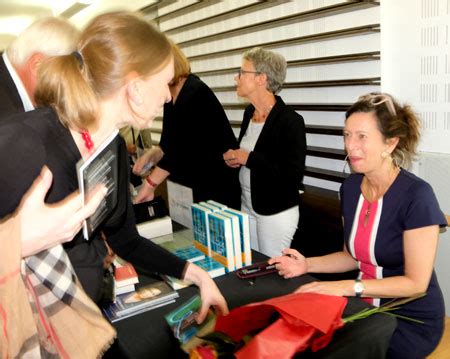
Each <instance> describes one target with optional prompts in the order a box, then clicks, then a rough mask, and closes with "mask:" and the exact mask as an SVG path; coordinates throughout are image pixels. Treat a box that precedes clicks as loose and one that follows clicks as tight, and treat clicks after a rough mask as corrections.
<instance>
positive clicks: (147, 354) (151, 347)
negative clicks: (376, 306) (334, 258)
mask: <svg viewBox="0 0 450 359" xmlns="http://www.w3.org/2000/svg"><path fill="white" fill-rule="evenodd" d="M264 258H266V257H264V256H263V255H261V254H259V253H254V258H253V259H254V262H257V261H260V260H263V259H264ZM140 280H141V283H142V284H146V283H148V282H149V281H151V280H152V279H151V278H149V277H147V276H141V278H140ZM153 280H154V279H153ZM313 280H314V278H313V277H312V276H310V275H304V276H301V277H297V278H293V279H288V280H285V279H283V278H281V277H279V276H278V274H276V273H272V274H268V275H266V276H263V277H258V278H257V279H256V280H253V281H250V280H242V279H239V278H238V277H237V276H236V275H235V274H234V273H229V274H227V275H225V276H222V277H218V278H216V279H215V281H216V283H217V285H218V287H219V288H220V290H221V292H222V294H223V295H224V297H225V298H226V300H227V302H228V306H229V308H230V309H232V308H235V307H238V306H241V305H244V304H248V303H252V302H258V301H262V300H265V299H268V298H272V297H276V296H280V295H284V294H288V293H290V292H292V291H293V290H294V289H296V288H298V287H299V286H300V285H302V284H305V283H308V282H311V281H313ZM197 293H198V289H197V288H196V287H194V286H192V287H188V288H184V289H182V290H180V291H179V294H180V298H178V299H177V301H176V303H173V304H169V305H167V306H164V307H161V308H157V309H154V310H151V311H149V312H146V313H142V314H139V315H136V316H134V317H131V318H127V319H124V320H122V321H119V322H116V323H114V326H115V328H116V329H117V334H118V346H119V347H120V351H121V354H120V355H118V354H116V355H115V357H118V356H122V357H127V358H182V357H185V356H186V354H184V353H183V352H182V351H181V350H180V349H179V346H178V342H177V341H176V339H175V338H174V337H173V335H172V332H171V331H170V329H169V327H168V325H167V324H166V322H165V320H164V315H165V314H167V313H169V312H170V311H172V310H173V309H175V308H176V307H178V306H180V305H181V303H183V302H185V301H187V300H188V299H189V298H191V297H192V296H193V295H194V294H197ZM366 307H368V305H367V304H366V303H365V302H363V301H362V300H360V299H357V298H353V297H352V298H349V301H348V304H347V307H346V309H345V312H344V317H345V316H348V315H350V314H353V313H356V312H358V311H360V310H362V309H364V308H366ZM395 326H396V320H395V318H393V317H391V316H387V315H383V314H376V315H373V316H371V317H369V318H366V319H362V320H358V321H355V322H353V323H348V324H346V325H345V326H344V327H343V328H341V329H339V330H337V331H336V332H335V334H334V336H333V339H332V341H331V342H330V344H329V345H328V346H327V347H326V348H324V349H322V350H320V351H318V352H316V353H312V352H309V351H308V352H304V353H301V354H299V355H297V357H299V358H351V357H355V358H358V359H361V358H373V359H379V358H383V357H384V353H385V352H386V350H387V347H388V344H389V340H390V337H391V335H392V333H393V331H394V329H395ZM277 359H281V358H277Z"/></svg>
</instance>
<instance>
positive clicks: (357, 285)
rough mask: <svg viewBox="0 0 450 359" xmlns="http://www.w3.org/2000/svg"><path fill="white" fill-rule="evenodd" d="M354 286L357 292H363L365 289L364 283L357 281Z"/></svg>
mask: <svg viewBox="0 0 450 359" xmlns="http://www.w3.org/2000/svg"><path fill="white" fill-rule="evenodd" d="M353 288H354V289H355V293H356V294H361V293H362V292H363V291H364V284H362V283H361V282H356V283H355V286H354V287H353Z"/></svg>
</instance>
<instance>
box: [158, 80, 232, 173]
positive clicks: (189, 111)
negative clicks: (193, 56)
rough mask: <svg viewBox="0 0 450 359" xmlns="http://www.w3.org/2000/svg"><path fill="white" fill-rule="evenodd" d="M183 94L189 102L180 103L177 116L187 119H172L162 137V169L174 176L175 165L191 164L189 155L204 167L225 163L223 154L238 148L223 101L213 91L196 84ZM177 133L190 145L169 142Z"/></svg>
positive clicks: (181, 101) (159, 164) (182, 99)
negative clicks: (205, 165)
mask: <svg viewBox="0 0 450 359" xmlns="http://www.w3.org/2000/svg"><path fill="white" fill-rule="evenodd" d="M189 85H190V84H189ZM185 86H186V84H185ZM181 94H183V96H185V98H181V97H179V98H178V99H177V101H178V104H177V105H176V106H177V108H176V111H174V115H175V116H182V117H183V118H182V119H180V118H177V119H172V118H168V121H167V125H168V127H169V128H167V129H166V128H165V127H166V123H164V128H163V134H162V136H161V142H162V143H163V147H162V148H163V151H164V157H163V158H162V160H161V161H160V162H159V163H158V166H159V167H161V168H162V169H164V170H166V171H168V172H170V173H172V172H173V170H172V168H173V166H174V164H175V163H180V162H184V161H189V158H188V155H187V153H190V154H195V161H198V162H201V163H206V164H211V163H213V164H217V163H221V162H223V157H222V156H223V153H225V152H226V151H227V150H229V149H230V148H232V149H236V148H238V144H237V140H236V137H235V135H234V133H233V130H232V128H231V125H230V122H229V121H228V118H227V116H226V114H225V111H224V109H223V107H222V105H221V104H220V102H219V100H218V99H217V97H216V96H215V95H214V93H213V91H212V90H211V89H210V88H209V87H208V86H207V85H206V84H205V83H203V82H201V81H200V80H198V81H197V82H195V84H194V85H193V86H192V87H191V88H190V89H189V92H187V93H186V92H184V93H181ZM180 96H181V95H180ZM170 122H173V124H172V123H170ZM173 126H178V128H173ZM175 131H181V132H182V134H177V137H179V136H183V137H184V139H186V140H185V142H186V143H188V145H186V146H180V144H179V143H174V141H173V140H171V138H168V137H170V136H171V135H170V133H173V132H175ZM191 160H192V158H191Z"/></svg>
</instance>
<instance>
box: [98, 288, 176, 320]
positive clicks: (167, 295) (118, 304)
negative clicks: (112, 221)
mask: <svg viewBox="0 0 450 359" xmlns="http://www.w3.org/2000/svg"><path fill="white" fill-rule="evenodd" d="M176 298H178V293H177V292H176V291H175V290H173V289H172V288H171V287H170V286H169V285H168V284H167V283H165V282H163V281H158V282H156V283H153V284H149V285H146V286H143V287H140V288H138V289H137V290H136V291H134V292H132V293H127V294H121V295H118V296H116V301H115V302H114V303H111V304H109V305H107V306H105V307H104V308H103V312H104V313H105V315H106V317H107V318H108V319H109V321H110V322H111V323H114V322H117V321H119V320H122V319H125V318H128V317H131V316H133V315H136V314H140V313H143V312H146V311H148V310H151V309H155V308H158V307H162V306H164V305H167V304H169V303H174V302H175V299H176Z"/></svg>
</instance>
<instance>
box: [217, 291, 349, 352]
mask: <svg viewBox="0 0 450 359" xmlns="http://www.w3.org/2000/svg"><path fill="white" fill-rule="evenodd" d="M346 304H347V298H344V297H337V296H330V295H324V294H317V293H294V294H288V295H285V296H282V297H277V298H272V299H269V300H266V301H264V302H260V303H253V304H248V305H246V306H242V307H239V308H236V309H233V310H232V311H231V312H230V314H228V315H227V316H221V317H219V318H218V319H217V323H216V327H215V330H216V331H218V332H223V333H225V334H227V335H229V336H230V337H231V338H233V339H234V340H236V341H240V340H241V339H242V338H243V337H244V335H246V334H251V333H252V332H253V331H255V330H257V329H263V328H265V329H263V330H262V331H261V332H260V333H258V334H257V335H256V336H255V337H254V338H253V339H252V340H251V341H250V342H249V343H248V344H247V345H246V346H244V347H243V348H242V349H241V350H240V351H238V352H237V353H236V357H237V358H249V359H251V358H269V357H272V358H273V357H274V356H278V357H279V358H282V357H292V356H293V355H294V354H295V353H297V352H300V351H302V350H305V349H306V348H308V347H309V346H311V349H312V350H313V351H317V350H319V349H321V348H323V347H325V346H326V345H327V344H328V343H329V341H330V340H331V338H332V336H333V333H334V331H335V330H336V329H338V328H340V327H341V326H343V325H344V323H343V322H342V319H341V317H342V312H343V311H344V308H345V306H346ZM276 313H279V315H280V317H279V318H278V319H277V320H276V321H275V322H274V323H271V319H272V318H273V316H274V314H276Z"/></svg>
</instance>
